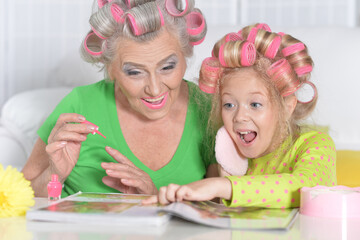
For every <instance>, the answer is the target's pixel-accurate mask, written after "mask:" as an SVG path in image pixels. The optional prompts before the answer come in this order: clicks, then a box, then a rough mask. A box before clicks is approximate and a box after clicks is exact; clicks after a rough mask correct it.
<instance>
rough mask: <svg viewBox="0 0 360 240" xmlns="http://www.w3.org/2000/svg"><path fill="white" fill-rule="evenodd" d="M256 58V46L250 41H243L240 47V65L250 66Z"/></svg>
mask: <svg viewBox="0 0 360 240" xmlns="http://www.w3.org/2000/svg"><path fill="white" fill-rule="evenodd" d="M255 60H256V48H255V45H254V44H253V43H251V42H247V41H246V42H244V44H243V46H242V48H241V60H240V64H241V66H244V67H248V66H252V65H253V64H254V63H255Z"/></svg>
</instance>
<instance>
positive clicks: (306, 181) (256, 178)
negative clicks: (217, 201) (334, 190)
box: [223, 131, 336, 208]
mask: <svg viewBox="0 0 360 240" xmlns="http://www.w3.org/2000/svg"><path fill="white" fill-rule="evenodd" d="M284 145H286V144H283V146H281V147H280V148H279V149H278V150H276V151H275V152H273V153H270V154H268V155H266V156H263V157H260V158H256V159H249V167H248V170H247V173H246V175H244V176H228V177H227V178H228V179H229V180H230V181H231V185H232V198H231V199H230V200H229V201H227V200H224V201H223V202H224V204H225V205H226V206H230V207H236V206H245V207H250V206H256V207H267V208H290V207H299V205H300V189H301V188H302V187H313V186H316V185H324V186H334V185H336V150H335V144H334V142H333V140H332V139H331V137H330V136H329V135H328V134H326V133H322V132H316V131H310V132H306V133H302V134H301V135H300V137H299V138H298V139H296V141H295V143H294V144H293V145H292V146H291V148H288V149H287V150H284V149H285V148H284Z"/></svg>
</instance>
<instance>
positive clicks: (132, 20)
mask: <svg viewBox="0 0 360 240" xmlns="http://www.w3.org/2000/svg"><path fill="white" fill-rule="evenodd" d="M126 17H127V19H128V20H129V21H130V26H131V29H132V31H133V33H134V34H135V35H136V36H139V35H140V30H139V28H138V26H137V25H136V21H135V18H134V17H133V15H131V14H130V13H128V14H127V15H126Z"/></svg>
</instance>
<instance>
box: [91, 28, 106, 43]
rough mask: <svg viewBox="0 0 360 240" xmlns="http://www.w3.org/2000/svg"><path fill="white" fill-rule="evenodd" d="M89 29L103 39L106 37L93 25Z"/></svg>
mask: <svg viewBox="0 0 360 240" xmlns="http://www.w3.org/2000/svg"><path fill="white" fill-rule="evenodd" d="M91 30H92V31H93V32H94V33H95V34H96V36H98V37H99V38H101V39H103V40H105V39H106V37H103V36H101V34H100V33H98V32H97V31H96V30H95V28H94V27H93V26H91Z"/></svg>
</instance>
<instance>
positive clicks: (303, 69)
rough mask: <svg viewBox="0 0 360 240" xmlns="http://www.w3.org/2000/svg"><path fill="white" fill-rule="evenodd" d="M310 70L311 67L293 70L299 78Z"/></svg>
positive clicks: (306, 66)
mask: <svg viewBox="0 0 360 240" xmlns="http://www.w3.org/2000/svg"><path fill="white" fill-rule="evenodd" d="M312 70H313V67H312V66H311V65H305V66H302V67H297V68H295V72H296V74H297V75H298V76H299V77H301V76H304V75H305V74H307V73H310V72H311V71H312Z"/></svg>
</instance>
